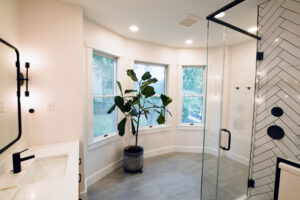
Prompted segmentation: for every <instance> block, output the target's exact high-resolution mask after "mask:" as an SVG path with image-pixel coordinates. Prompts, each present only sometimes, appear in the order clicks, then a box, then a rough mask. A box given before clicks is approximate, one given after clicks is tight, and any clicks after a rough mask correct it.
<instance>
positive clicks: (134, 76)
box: [127, 69, 138, 81]
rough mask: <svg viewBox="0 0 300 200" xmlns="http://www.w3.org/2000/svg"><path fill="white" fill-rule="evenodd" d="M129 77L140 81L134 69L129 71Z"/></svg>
mask: <svg viewBox="0 0 300 200" xmlns="http://www.w3.org/2000/svg"><path fill="white" fill-rule="evenodd" d="M127 75H128V76H129V77H130V78H131V79H132V80H133V81H138V79H137V77H136V74H135V72H134V71H133V70H132V69H128V70H127Z"/></svg>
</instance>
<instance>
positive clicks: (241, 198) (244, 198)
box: [235, 195, 248, 200]
mask: <svg viewBox="0 0 300 200" xmlns="http://www.w3.org/2000/svg"><path fill="white" fill-rule="evenodd" d="M247 198H248V197H247V195H243V196H241V197H239V198H237V199H235V200H247Z"/></svg>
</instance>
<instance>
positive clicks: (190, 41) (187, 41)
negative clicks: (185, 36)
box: [185, 40, 194, 44]
mask: <svg viewBox="0 0 300 200" xmlns="http://www.w3.org/2000/svg"><path fill="white" fill-rule="evenodd" d="M193 43H194V42H193V40H186V41H185V44H193Z"/></svg>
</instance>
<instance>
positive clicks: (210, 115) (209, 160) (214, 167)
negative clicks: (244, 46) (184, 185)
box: [201, 22, 225, 200]
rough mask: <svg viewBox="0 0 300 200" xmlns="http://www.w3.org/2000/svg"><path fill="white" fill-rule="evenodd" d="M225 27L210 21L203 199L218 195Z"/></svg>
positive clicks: (202, 184) (214, 197)
mask: <svg viewBox="0 0 300 200" xmlns="http://www.w3.org/2000/svg"><path fill="white" fill-rule="evenodd" d="M224 33H225V32H224V27H222V26H220V25H217V24H215V23H212V22H208V30H207V37H208V38H207V70H206V77H207V78H206V90H205V105H206V106H205V110H204V113H205V114H204V116H205V118H204V135H203V147H204V148H203V153H202V183H201V199H202V200H210V199H216V198H217V192H218V190H217V188H218V173H219V153H220V150H219V140H220V133H219V131H220V129H221V113H222V90H223V83H222V81H223V80H222V77H223V65H224V61H225V58H224V55H225V45H224V41H225V40H224V39H223V37H224Z"/></svg>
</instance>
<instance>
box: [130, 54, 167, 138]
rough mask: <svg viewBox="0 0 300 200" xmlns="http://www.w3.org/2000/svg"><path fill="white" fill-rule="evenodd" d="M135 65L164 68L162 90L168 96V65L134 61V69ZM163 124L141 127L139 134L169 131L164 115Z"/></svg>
mask: <svg viewBox="0 0 300 200" xmlns="http://www.w3.org/2000/svg"><path fill="white" fill-rule="evenodd" d="M136 64H143V65H152V66H159V67H164V68H165V81H164V82H165V88H164V94H165V95H168V74H169V73H168V68H169V65H168V64H162V63H153V62H146V61H137V60H135V61H134V66H133V67H134V69H135V65H136ZM150 73H151V72H150ZM153 97H160V95H157V94H155V95H154V96H153ZM165 120H166V121H165V123H164V124H161V125H159V124H158V125H154V126H141V127H140V128H139V130H140V132H141V133H143V134H146V133H154V132H160V131H161V130H166V131H167V130H169V129H170V126H169V125H168V116H167V115H165Z"/></svg>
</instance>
